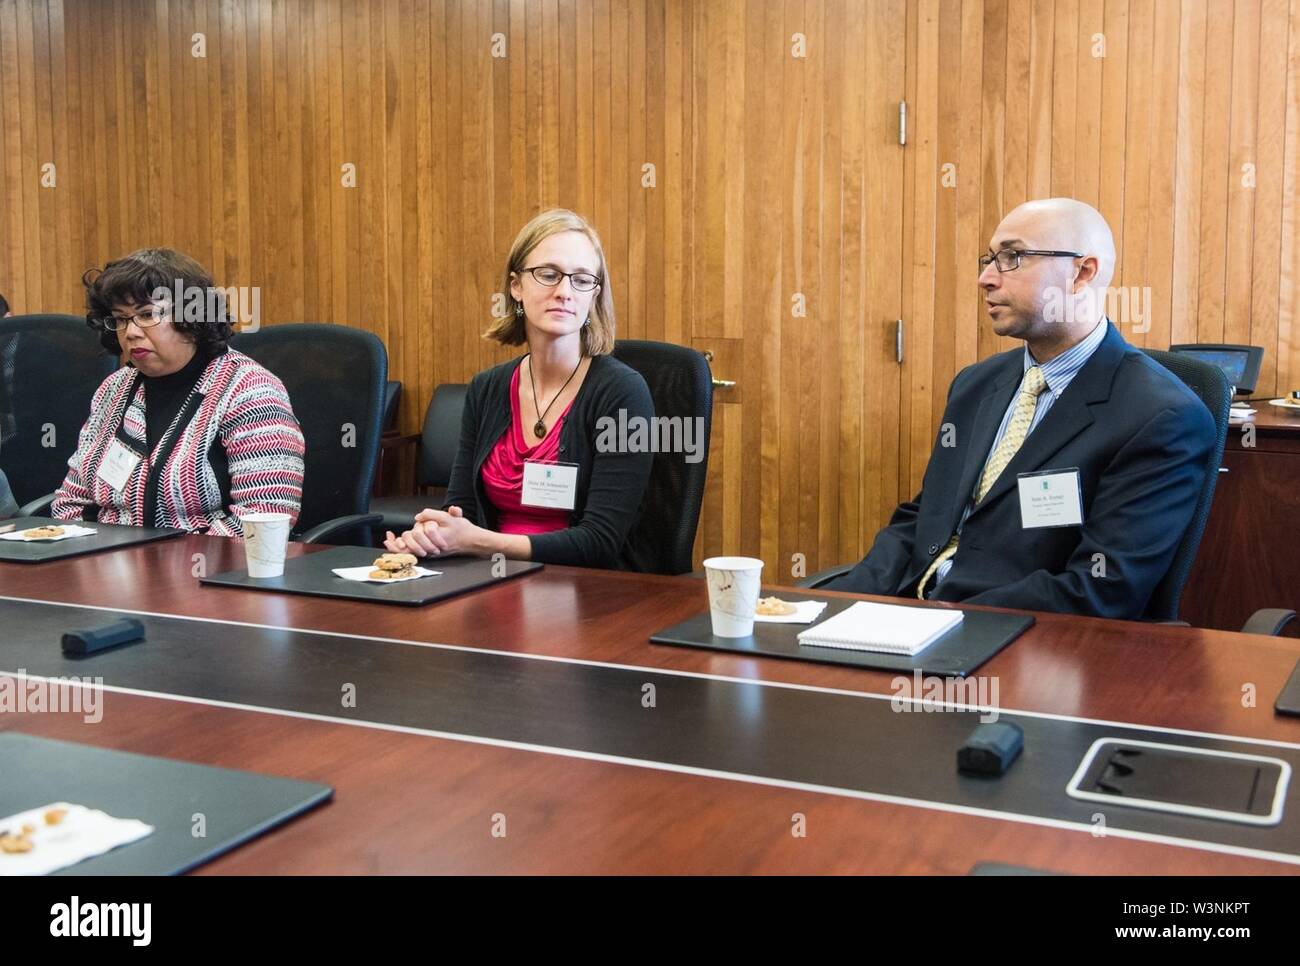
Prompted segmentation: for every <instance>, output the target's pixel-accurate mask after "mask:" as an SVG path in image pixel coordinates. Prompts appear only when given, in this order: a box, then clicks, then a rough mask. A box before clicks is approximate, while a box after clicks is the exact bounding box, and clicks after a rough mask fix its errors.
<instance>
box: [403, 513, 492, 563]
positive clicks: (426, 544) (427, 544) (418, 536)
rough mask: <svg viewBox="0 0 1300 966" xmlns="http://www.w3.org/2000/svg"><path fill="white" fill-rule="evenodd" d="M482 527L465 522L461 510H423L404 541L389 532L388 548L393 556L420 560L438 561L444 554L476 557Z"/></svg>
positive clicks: (406, 533) (404, 536)
mask: <svg viewBox="0 0 1300 966" xmlns="http://www.w3.org/2000/svg"><path fill="white" fill-rule="evenodd" d="M483 533H484V530H483V529H482V528H481V527H477V526H475V525H474V524H473V523H471V522H470V521H469V520H466V519H465V515H464V513H462V512H461V509H460V507H458V506H449V507H447V509H446V510H429V509H425V510H421V511H420V512H419V513H417V514H416V515H415V525H414V526H412V527H411V529H409V530H407V531H405V532H404V533H403V534H402V535H401V536H400V537H398V536H394V535H393V531H392V530H389V531H388V533H387V538H386V539H385V540H384V546H385V547H386V548H387V549H388V550H389V552H390V553H413V554H415V555H416V556H417V557H426V556H433V557H437V556H439V555H440V554H444V553H458V552H459V553H476V552H477V551H478V550H479V544H480V540H479V537H480V535H482V534H483Z"/></svg>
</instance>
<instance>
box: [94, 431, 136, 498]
mask: <svg viewBox="0 0 1300 966" xmlns="http://www.w3.org/2000/svg"><path fill="white" fill-rule="evenodd" d="M141 459H142V457H141V455H140V454H139V453H137V452H136V451H135V450H133V449H131V448H130V447H129V446H127V445H126V444H125V443H123V442H122V441H121V440H120V439H115V440H113V443H112V445H111V446H109V447H108V452H107V453H105V454H104V458H103V459H102V460H100V461H99V469H98V470H96V471H95V476H97V477H98V478H99V479H101V480H103V481H104V482H105V483H107V484H108V485H109V486H110V487H112V488H113V492H115V493H121V492H122V490H124V489H125V488H126V481H127V480H129V479H130V478H131V474H132V473H134V472H135V468H136V466H137V465H138V464H139V462H140V460H141Z"/></svg>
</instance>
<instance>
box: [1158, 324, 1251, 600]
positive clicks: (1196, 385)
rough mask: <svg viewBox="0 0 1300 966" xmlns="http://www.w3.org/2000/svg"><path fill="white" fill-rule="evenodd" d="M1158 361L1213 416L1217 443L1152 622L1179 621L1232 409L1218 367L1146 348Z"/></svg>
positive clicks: (1228, 390) (1161, 586) (1161, 585)
mask: <svg viewBox="0 0 1300 966" xmlns="http://www.w3.org/2000/svg"><path fill="white" fill-rule="evenodd" d="M1143 351H1144V352H1146V354H1147V355H1149V356H1150V357H1151V358H1152V359H1154V360H1155V361H1156V362H1158V363H1160V364H1161V365H1162V366H1164V367H1165V368H1166V369H1168V370H1169V371H1170V372H1172V373H1173V374H1174V375H1175V376H1177V377H1178V378H1179V379H1181V380H1182V381H1183V382H1185V383H1186V384H1187V386H1188V388H1189V389H1191V390H1192V392H1194V393H1196V395H1197V396H1199V397H1200V399H1201V402H1203V403H1205V406H1206V408H1207V409H1209V410H1210V414H1211V415H1212V416H1213V417H1214V427H1215V441H1214V446H1213V447H1211V449H1210V452H1209V454H1208V455H1207V456H1206V458H1205V481H1204V482H1203V483H1202V484H1201V494H1200V496H1199V497H1198V498H1197V500H1196V510H1195V512H1194V513H1193V514H1192V519H1191V520H1190V521H1189V522H1188V524H1187V529H1186V530H1184V531H1183V539H1182V540H1180V541H1179V543H1178V547H1177V549H1176V550H1175V551H1174V558H1173V560H1172V561H1171V562H1170V564H1169V570H1168V572H1167V573H1166V574H1165V576H1164V579H1163V580H1161V581H1160V583H1159V584H1157V585H1156V589H1155V591H1153V592H1152V594H1151V600H1150V601H1149V602H1148V603H1147V611H1146V616H1147V618H1148V619H1150V620H1177V619H1178V603H1179V600H1180V599H1181V598H1182V596H1183V586H1184V585H1185V584H1186V583H1187V578H1188V576H1189V575H1190V574H1191V572H1192V564H1194V563H1195V562H1196V550H1197V548H1198V547H1199V546H1200V545H1201V536H1202V534H1204V533H1205V523H1206V521H1207V520H1209V518H1210V506H1211V504H1212V503H1213V502H1214V487H1215V485H1216V484H1217V483H1218V482H1219V467H1220V465H1222V463H1223V445H1224V443H1225V442H1226V441H1227V438H1228V410H1229V408H1230V407H1231V406H1232V387H1231V386H1230V385H1228V378H1227V376H1225V375H1224V374H1223V370H1222V369H1220V368H1219V367H1218V366H1213V365H1210V364H1209V363H1208V362H1202V361H1201V360H1200V359H1196V358H1193V357H1192V356H1189V355H1184V354H1182V353H1177V352H1161V351H1160V350H1158V349H1144V350H1143Z"/></svg>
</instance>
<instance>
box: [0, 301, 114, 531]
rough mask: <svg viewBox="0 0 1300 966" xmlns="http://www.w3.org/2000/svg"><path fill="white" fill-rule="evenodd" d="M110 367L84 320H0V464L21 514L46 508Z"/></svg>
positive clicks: (111, 361) (42, 317)
mask: <svg viewBox="0 0 1300 966" xmlns="http://www.w3.org/2000/svg"><path fill="white" fill-rule="evenodd" d="M117 364H118V363H117V359H116V358H114V357H113V356H111V355H109V354H108V353H107V352H105V351H104V347H103V346H102V345H100V342H99V336H98V334H97V333H95V332H93V331H92V330H91V329H90V327H89V326H87V325H86V319H85V317H84V316H80V315H16V316H12V317H10V318H7V319H0V466H2V467H3V468H4V470H5V474H6V475H7V476H8V477H9V484H10V487H11V488H12V490H13V494H14V499H15V500H17V501H18V503H20V504H25V505H24V506H22V508H21V509H20V511H19V512H20V514H21V515H22V516H35V515H37V514H40V513H42V512H43V511H45V510H47V509H48V508H49V505H50V503H51V502H52V501H53V500H54V491H55V490H57V489H58V488H59V486H60V485H61V484H62V483H63V479H64V477H65V476H67V473H68V459H69V458H70V457H71V456H72V454H73V453H74V452H76V449H77V435H78V433H79V432H80V431H81V426H82V424H83V423H85V421H86V417H87V416H88V415H89V414H90V400H91V398H92V397H93V396H94V394H95V390H96V389H97V388H98V387H99V384H100V383H101V382H103V381H104V380H105V379H107V378H108V376H109V375H111V374H112V372H113V370H114V369H116V368H117ZM47 444H49V445H47Z"/></svg>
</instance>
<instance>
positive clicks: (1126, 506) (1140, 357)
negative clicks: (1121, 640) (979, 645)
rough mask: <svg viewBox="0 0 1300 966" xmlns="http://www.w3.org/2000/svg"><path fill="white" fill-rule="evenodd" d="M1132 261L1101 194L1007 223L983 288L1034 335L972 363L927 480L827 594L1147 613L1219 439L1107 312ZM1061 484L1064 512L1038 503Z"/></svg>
mask: <svg viewBox="0 0 1300 966" xmlns="http://www.w3.org/2000/svg"><path fill="white" fill-rule="evenodd" d="M1114 267H1115V245H1114V241H1113V239H1112V236H1111V231H1110V227H1109V226H1108V225H1107V224H1106V221H1105V219H1104V218H1103V217H1102V216H1101V214H1100V213H1099V212H1098V211H1097V210H1096V209H1094V208H1092V207H1091V206H1089V205H1086V204H1084V203H1083V202H1080V201H1076V200H1074V199H1070V198H1050V199H1044V200H1040V201H1031V202H1028V203H1026V204H1023V205H1021V206H1019V207H1018V208H1016V209H1015V210H1013V211H1012V212H1011V213H1010V214H1008V215H1007V216H1006V217H1005V218H1004V219H1003V220H1002V223H1001V224H1000V225H998V227H997V230H996V231H995V232H994V233H993V237H992V238H991V239H990V242H989V250H988V252H987V253H986V254H985V255H984V256H982V257H981V258H980V269H981V270H980V275H979V285H980V287H981V288H982V289H983V290H984V298H985V305H986V308H987V311H988V315H989V318H990V319H991V320H992V325H993V331H994V332H996V333H997V334H998V335H1002V336H1011V337H1013V338H1016V339H1021V340H1023V341H1024V343H1025V344H1024V346H1023V347H1022V348H1016V349H1013V350H1011V351H1010V352H1004V353H1001V354H999V355H995V356H993V357H991V358H989V359H985V360H983V361H982V362H978V363H976V364H974V365H972V366H969V367H967V368H966V369H963V370H962V371H961V372H959V373H958V374H957V377H956V378H955V379H954V380H953V382H952V385H951V387H950V388H949V390H948V404H947V407H946V409H945V411H944V415H943V426H942V427H941V429H940V433H939V438H938V439H937V440H936V442H935V446H934V450H933V452H932V453H931V456H930V463H929V465H928V466H927V467H926V471H925V477H924V479H923V481H922V486H921V492H920V493H918V494H917V495H916V497H915V499H913V500H912V501H911V502H910V503H904V504H902V505H901V506H899V508H898V509H897V511H895V513H894V516H893V518H892V519H891V520H890V522H889V525H888V526H887V527H885V528H884V529H883V530H881V531H880V532H879V533H878V534H877V535H876V539H875V542H874V543H873V544H872V547H871V550H870V552H868V554H867V555H866V557H864V558H863V560H862V562H861V563H859V564H858V565H857V566H856V567H854V568H853V570H851V571H850V572H849V573H847V574H845V575H844V576H842V577H840V578H838V579H836V580H834V581H832V582H831V583H829V584H828V585H827V589H832V590H847V591H853V592H856V593H863V594H884V595H891V596H904V597H911V598H917V597H919V598H922V599H930V600H945V601H961V602H965V603H971V604H990V605H994V606H999V607H1012V608H1019V609H1025V610H1042V611H1055V612H1058V613H1066V614H1088V615H1094V616H1098V617H1114V618H1124V619H1140V618H1142V617H1144V616H1147V605H1148V603H1149V601H1150V599H1151V595H1152V592H1153V591H1154V590H1155V588H1156V586H1157V585H1158V584H1159V582H1160V580H1161V579H1162V578H1163V577H1164V576H1165V574H1166V573H1167V571H1168V569H1169V564H1170V561H1171V560H1172V557H1173V554H1174V551H1175V549H1176V548H1177V546H1178V543H1179V541H1180V540H1181V539H1182V536H1183V532H1184V531H1185V529H1186V527H1187V525H1188V523H1189V522H1190V520H1191V518H1192V513H1193V511H1194V509H1195V507H1196V502H1197V499H1198V497H1199V495H1200V492H1201V488H1202V485H1203V483H1204V480H1205V473H1206V461H1207V459H1208V457H1209V454H1210V452H1211V450H1212V448H1213V446H1214V445H1215V442H1216V438H1217V437H1216V427H1215V422H1214V418H1213V417H1212V416H1211V414H1210V412H1209V410H1208V409H1207V408H1206V406H1205V405H1204V404H1203V403H1202V402H1201V400H1200V399H1199V398H1197V396H1196V395H1195V394H1194V393H1193V392H1192V391H1191V390H1190V389H1188V388H1187V386H1186V385H1184V384H1183V383H1182V382H1181V381H1180V380H1179V379H1178V378H1177V377H1175V376H1174V375H1173V374H1172V373H1170V372H1169V371H1168V370H1166V369H1165V368H1164V367H1163V366H1161V365H1160V364H1159V363H1157V362H1155V361H1154V360H1152V359H1151V358H1149V357H1148V356H1146V355H1145V354H1143V353H1142V352H1140V351H1138V350H1137V349H1135V348H1134V347H1132V346H1131V345H1129V344H1128V343H1127V342H1126V341H1125V339H1124V337H1123V335H1122V334H1121V333H1120V331H1119V329H1118V328H1117V327H1116V326H1115V325H1114V324H1113V323H1112V322H1111V321H1110V320H1109V319H1107V318H1106V316H1105V305H1106V299H1105V293H1106V290H1107V286H1109V284H1110V281H1111V277H1112V275H1113V273H1114ZM1048 488H1050V490H1051V495H1052V499H1053V500H1054V501H1055V503H1054V504H1053V507H1052V509H1051V511H1050V512H1047V513H1044V512H1042V511H1039V510H1035V509H1034V507H1033V501H1035V500H1039V499H1041V498H1042V496H1043V494H1045V493H1046V492H1047V490H1048ZM1022 491H1026V497H1025V499H1026V500H1028V501H1030V504H1029V508H1028V510H1027V511H1026V510H1022ZM1076 492H1077V494H1078V498H1077V501H1076V499H1075V497H1074V493H1076ZM1062 513H1064V514H1065V516H1064V517H1062V516H1061V514H1062ZM1076 515H1077V518H1078V519H1077V522H1066V523H1062V520H1063V519H1068V520H1071V521H1073V520H1075V518H1076Z"/></svg>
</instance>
